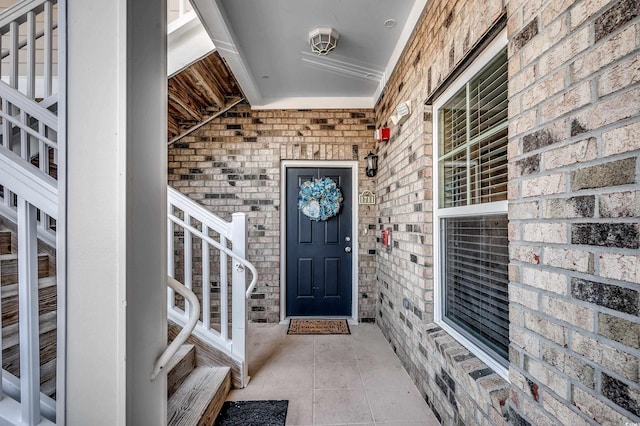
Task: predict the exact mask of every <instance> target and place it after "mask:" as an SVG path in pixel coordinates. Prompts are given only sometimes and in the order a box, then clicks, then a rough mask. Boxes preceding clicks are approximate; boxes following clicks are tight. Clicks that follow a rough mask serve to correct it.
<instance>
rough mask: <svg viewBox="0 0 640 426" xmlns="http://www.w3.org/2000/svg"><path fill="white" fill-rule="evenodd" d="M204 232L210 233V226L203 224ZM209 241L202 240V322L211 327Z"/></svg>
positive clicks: (207, 327)
mask: <svg viewBox="0 0 640 426" xmlns="http://www.w3.org/2000/svg"><path fill="white" fill-rule="evenodd" d="M202 233H203V234H204V235H206V236H208V235H209V227H208V226H207V225H205V224H204V223H203V224H202ZM210 260H211V259H210V254H209V243H208V242H206V241H205V240H202V323H203V324H204V328H205V329H207V330H209V329H210V328H211V272H210V271H211V268H210V264H209V262H210Z"/></svg>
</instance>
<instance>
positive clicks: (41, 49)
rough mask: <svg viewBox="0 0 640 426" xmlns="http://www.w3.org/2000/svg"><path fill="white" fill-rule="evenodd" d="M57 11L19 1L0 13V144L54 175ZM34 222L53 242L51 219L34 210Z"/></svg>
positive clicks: (12, 215) (5, 198) (3, 196)
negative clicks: (35, 217)
mask: <svg viewBox="0 0 640 426" xmlns="http://www.w3.org/2000/svg"><path fill="white" fill-rule="evenodd" d="M57 15H58V1H57V0H24V1H22V2H19V3H17V4H15V5H13V6H11V7H10V8H8V9H6V10H5V11H4V12H2V14H1V15H0V38H1V39H2V46H1V47H2V49H1V53H0V70H1V71H2V73H3V74H2V76H1V77H2V81H0V117H1V122H0V123H1V124H0V146H2V147H3V148H6V149H7V150H9V151H11V152H13V153H15V154H17V155H18V156H20V157H21V158H22V159H23V160H24V161H25V162H30V163H32V164H34V165H37V167H38V168H39V169H40V170H41V172H42V174H43V175H49V176H52V177H53V178H54V179H55V178H57V166H56V163H57V158H58V140H57V134H58V131H57V122H58V118H57V115H56V114H55V113H53V112H52V111H51V110H50V109H55V108H57V100H58V96H57V80H58V75H57V69H58V64H59V61H58V58H57V56H58V45H57V44H58V41H59V39H60V36H61V34H60V30H59V29H58V19H57V18H58V17H57ZM5 73H6V74H5ZM0 186H1V185H0ZM0 189H1V190H2V191H1V192H0V213H2V214H4V216H6V217H8V218H9V219H11V220H12V221H14V222H15V221H16V212H17V205H16V197H15V196H14V194H12V192H11V191H10V190H9V189H7V188H4V187H1V188H0ZM37 223H38V228H39V237H40V238H42V239H44V240H45V241H46V242H47V243H48V244H50V245H55V219H54V218H52V217H51V216H50V215H47V214H45V213H44V212H39V213H38V215H37Z"/></svg>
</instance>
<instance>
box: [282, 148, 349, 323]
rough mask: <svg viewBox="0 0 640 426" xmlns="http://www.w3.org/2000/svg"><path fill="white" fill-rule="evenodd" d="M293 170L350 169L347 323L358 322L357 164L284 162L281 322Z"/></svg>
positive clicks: (284, 313)
mask: <svg viewBox="0 0 640 426" xmlns="http://www.w3.org/2000/svg"><path fill="white" fill-rule="evenodd" d="M293 167H309V168H321V169H322V168H336V169H338V168H339V169H351V182H352V183H351V199H352V200H351V202H352V204H351V205H352V208H351V229H352V230H353V232H352V237H351V238H352V240H351V241H352V242H353V244H352V246H351V247H352V251H351V253H352V257H351V286H352V287H351V288H352V290H351V317H347V319H348V320H349V323H350V324H357V323H358V264H359V262H358V247H359V242H358V207H359V205H358V162H357V161H317V160H311V161H309V160H307V161H305V160H283V161H282V162H281V164H280V205H281V209H280V212H281V214H280V229H281V232H280V322H281V323H288V322H289V319H290V318H292V317H288V316H287V311H286V309H287V207H288V206H287V196H286V195H287V192H286V184H287V169H288V168H293Z"/></svg>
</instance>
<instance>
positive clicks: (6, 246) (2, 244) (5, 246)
mask: <svg viewBox="0 0 640 426" xmlns="http://www.w3.org/2000/svg"><path fill="white" fill-rule="evenodd" d="M11 248H12V245H11V231H8V230H2V231H0V254H11V253H12V251H11Z"/></svg>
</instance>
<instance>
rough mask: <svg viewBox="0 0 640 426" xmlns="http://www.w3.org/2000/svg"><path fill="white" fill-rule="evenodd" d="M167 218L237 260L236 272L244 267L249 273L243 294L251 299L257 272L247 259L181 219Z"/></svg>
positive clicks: (175, 217) (170, 216) (173, 216)
mask: <svg viewBox="0 0 640 426" xmlns="http://www.w3.org/2000/svg"><path fill="white" fill-rule="evenodd" d="M168 216H169V219H171V221H172V222H173V223H177V224H178V225H180V226H182V227H183V228H184V229H187V230H189V231H191V233H193V234H196V235H198V237H199V238H202V240H204V241H206V242H207V243H209V244H211V245H212V246H214V247H215V248H217V249H218V250H220V251H221V252H223V253H225V254H226V255H227V256H230V257H232V258H233V259H235V260H237V261H238V263H239V264H238V263H236V264H235V267H236V270H238V271H240V272H242V270H243V268H244V267H246V268H248V269H249V271H251V283H250V284H249V287H247V291H246V294H245V296H246V298H247V299H249V298H250V297H251V293H252V292H253V290H254V289H255V288H256V284H257V283H258V271H257V269H256V267H255V266H253V264H252V263H251V262H249V261H248V260H247V259H245V258H244V257H242V256H238V255H237V254H236V253H234V252H233V251H231V250H229V249H228V248H227V247H225V246H223V245H222V244H220V243H219V242H217V241H216V240H214V239H212V238H211V237H209V236H208V235H205V234H203V233H202V232H201V231H200V230H199V229H198V228H194V227H193V226H191V225H189V224H188V223H186V222H185V221H183V220H182V219H180V218H179V217H177V216H175V215H172V214H169V215H168Z"/></svg>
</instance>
